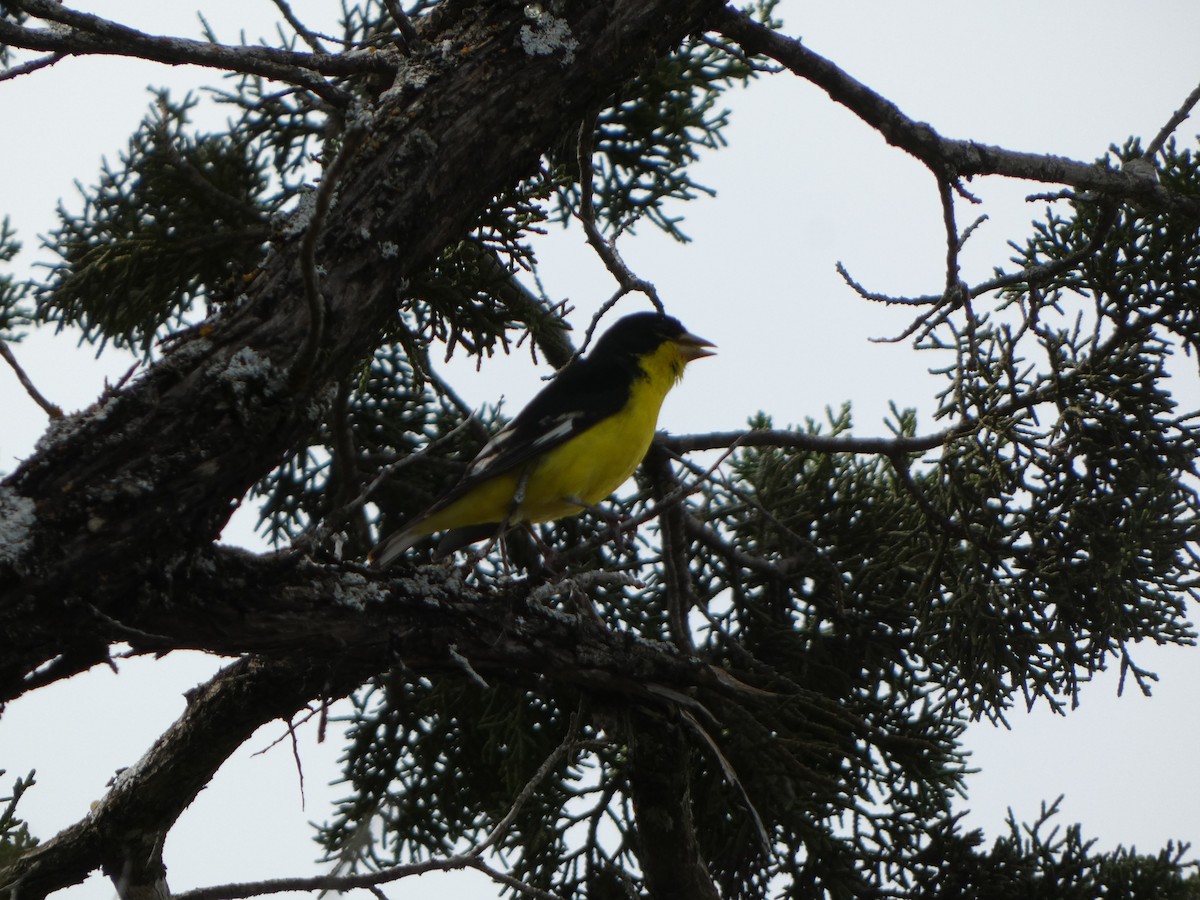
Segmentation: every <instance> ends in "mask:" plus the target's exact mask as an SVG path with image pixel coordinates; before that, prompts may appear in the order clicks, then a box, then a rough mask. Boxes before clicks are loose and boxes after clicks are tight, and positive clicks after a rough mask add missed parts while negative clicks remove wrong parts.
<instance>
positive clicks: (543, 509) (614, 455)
mask: <svg viewBox="0 0 1200 900" xmlns="http://www.w3.org/2000/svg"><path fill="white" fill-rule="evenodd" d="M674 356H675V358H664V359H663V360H662V361H661V364H662V367H663V368H662V370H661V371H652V370H651V367H652V366H654V365H655V364H656V363H659V362H660V361H659V360H656V359H653V358H651V360H648V361H646V362H644V363H643V368H644V369H646V370H647V371H646V374H647V375H648V376H649V377H646V378H640V379H638V380H637V381H636V382H635V384H634V386H633V396H632V397H631V399H630V402H629V403H626V404H625V408H624V409H623V410H622V411H620V412H618V413H617V414H616V415H613V416H609V417H608V418H607V419H605V420H603V421H602V422H598V423H597V424H595V425H593V426H592V427H591V428H589V429H588V430H587V431H585V432H582V433H581V434H579V435H576V436H575V437H573V438H571V440H569V441H567V442H566V443H564V444H563V445H561V446H559V447H556V448H555V449H553V450H551V451H550V452H549V453H547V454H546V455H545V456H543V457H542V458H541V459H539V460H537V461H536V462H534V463H531V464H530V466H527V467H525V468H524V469H522V470H519V471H514V472H506V473H504V474H502V475H497V476H496V477H495V478H490V479H488V480H487V481H485V482H483V483H482V484H480V485H479V486H478V487H477V488H475V490H473V491H471V492H470V493H469V494H467V495H466V496H464V497H461V498H460V499H459V500H457V501H455V502H454V503H451V504H450V505H449V506H447V507H446V508H445V509H442V510H439V511H438V512H436V513H434V514H433V515H431V516H430V517H429V518H428V519H426V520H424V521H423V522H421V523H420V533H422V534H433V533H434V532H438V531H442V530H444V529H447V528H462V527H464V526H468V525H482V524H485V523H490V522H497V523H498V522H505V521H507V522H509V523H515V522H548V521H550V520H552V519H559V518H562V517H564V516H572V515H576V514H577V513H579V512H582V510H583V506H581V505H580V502H579V501H582V502H583V503H584V504H586V505H588V506H594V505H595V504H597V503H599V502H600V501H601V500H603V499H604V498H605V497H607V496H608V495H609V494H611V493H612V492H613V491H615V490H616V489H617V488H619V487H620V486H621V485H622V484H624V483H625V481H626V480H627V479H628V478H629V476H630V475H632V474H633V473H634V470H636V469H637V467H638V464H639V463H641V461H642V458H643V457H644V456H645V455H646V451H647V450H649V449H650V442H651V441H652V440H653V439H654V431H655V429H656V428H657V426H658V413H659V410H660V409H661V408H662V402H663V398H664V397H665V396H666V394H667V391H668V390H670V388H671V386H672V385H673V384H674V383H675V381H676V380H677V378H678V373H679V372H681V371H682V368H683V366H682V362H679V363H676V359H677V357H678V353H677V351H675V353H674ZM647 363H649V365H648V364H647ZM668 366H669V369H668ZM656 376H657V377H656ZM522 478H524V479H525V490H524V493H523V500H521V501H520V502H519V503H517V504H514V502H513V500H514V495H515V494H516V492H517V488H518V485H519V483H520V481H521V479H522Z"/></svg>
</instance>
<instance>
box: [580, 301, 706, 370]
mask: <svg viewBox="0 0 1200 900" xmlns="http://www.w3.org/2000/svg"><path fill="white" fill-rule="evenodd" d="M666 341H672V342H674V343H676V344H678V345H679V346H680V349H681V352H683V354H684V357H685V359H696V358H697V357H700V356H711V355H712V354H711V352H710V351H708V350H705V349H704V348H706V347H712V346H713V344H712V343H711V342H709V341H706V340H704V338H701V337H697V336H696V335H694V334H691V333H690V332H689V331H688V330H687V329H686V328H684V327H683V323H682V322H680V321H679V320H678V319H676V318H674V317H673V316H666V315H663V314H662V313H656V312H642V313H634V314H633V315H630V316H624V317H623V318H620V319H618V320H617V321H616V322H614V323H613V325H612V327H611V328H609V329H608V331H606V332H604V334H602V335H601V336H600V339H599V340H597V341H596V346H595V347H593V348H592V351H591V352H590V353H589V354H588V356H589V358H592V359H596V358H602V357H625V358H637V357H640V356H643V355H645V354H647V353H652V352H653V351H655V350H657V349H658V348H659V347H660V346H661V345H662V344H663V343H665V342H666Z"/></svg>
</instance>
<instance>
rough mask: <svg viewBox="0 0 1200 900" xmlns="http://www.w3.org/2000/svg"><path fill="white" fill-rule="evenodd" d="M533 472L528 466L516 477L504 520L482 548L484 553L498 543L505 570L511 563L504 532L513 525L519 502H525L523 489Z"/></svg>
mask: <svg viewBox="0 0 1200 900" xmlns="http://www.w3.org/2000/svg"><path fill="white" fill-rule="evenodd" d="M532 472H533V467H532V466H528V467H526V468H525V470H524V471H522V472H521V477H520V478H519V479H517V487H516V490H514V491H513V498H512V503H510V504H509V505H508V512H506V513H505V514H504V520H503V521H502V522H501V523H500V527H499V528H497V529H496V533H495V534H494V535H492V538H491V540H489V541H488V543H487V546H486V547H485V548H484V551H483V552H484V554H485V555H486V554H487V553H490V552H491V551H492V548H493V547H495V546H496V545H497V544H499V545H500V562H501V563H502V564H503V565H504V568H505V570H506V571H508V572H511V571H512V564H511V563H510V562H509V559H508V544H507V543H506V542H505V541H504V533H505V532H506V531H508V529H509V528H511V527H512V525H513V519H514V517H515V516H516V514H517V510H519V509H520V508H521V504H523V503H524V502H525V491H526V490H527V489H528V487H529V476H530V475H531V474H532Z"/></svg>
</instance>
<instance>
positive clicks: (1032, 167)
mask: <svg viewBox="0 0 1200 900" xmlns="http://www.w3.org/2000/svg"><path fill="white" fill-rule="evenodd" d="M715 28H716V30H718V31H720V33H721V34H723V35H725V36H726V37H727V38H729V39H730V40H732V41H735V42H737V43H738V44H740V45H741V46H742V47H743V48H744V49H745V50H746V52H747V53H749V54H751V55H760V56H766V57H768V58H770V59H773V60H775V61H776V62H778V63H780V64H781V65H783V66H784V67H785V68H787V69H789V70H790V71H791V72H793V73H794V74H796V75H798V76H800V77H801V78H803V79H805V80H806V81H810V82H812V83H813V84H815V85H816V86H817V87H819V88H821V89H822V90H824V91H825V92H826V93H827V94H829V96H830V98H831V99H832V100H834V101H835V102H837V103H840V104H841V105H843V106H845V107H846V108H847V109H849V110H850V111H851V112H853V113H854V114H855V115H857V116H858V117H859V118H860V119H862V120H863V121H864V122H865V123H867V124H868V125H870V126H871V127H872V128H874V129H875V130H876V131H878V132H879V133H880V134H881V135H883V137H884V139H885V140H886V141H887V142H888V143H889V144H891V145H892V146H894V147H898V148H900V149H901V150H904V151H905V152H907V153H910V154H912V155H913V156H915V157H916V158H917V159H919V160H921V161H922V162H923V163H925V164H926V165H927V166H929V168H931V169H932V170H933V171H934V172H939V173H944V174H946V175H948V176H951V177H958V178H970V177H972V176H974V175H1003V176H1006V177H1009V178H1020V179H1024V180H1029V181H1040V182H1046V183H1050V184H1068V185H1071V186H1072V187H1076V188H1081V189H1084V190H1091V191H1099V192H1101V193H1104V194H1108V195H1110V196H1112V197H1119V198H1122V199H1125V200H1135V201H1137V202H1139V203H1143V204H1146V205H1147V206H1150V207H1154V208H1158V209H1165V210H1169V211H1173V212H1178V213H1183V214H1185V215H1187V216H1196V215H1200V199H1197V198H1195V197H1187V196H1183V195H1181V194H1178V193H1176V192H1174V191H1170V190H1168V189H1167V188H1164V187H1162V186H1161V185H1159V184H1158V183H1157V182H1155V181H1154V180H1151V179H1145V178H1139V177H1138V176H1137V175H1136V174H1135V173H1129V172H1125V171H1122V170H1119V169H1108V168H1105V167H1103V166H1100V165H1096V164H1091V163H1083V162H1078V161H1076V160H1073V159H1067V158H1065V157H1061V156H1051V155H1049V154H1037V153H1022V152H1018V151H1014V150H1006V149H1004V148H1002V147H995V146H992V145H989V144H980V143H977V142H975V141H962V140H954V139H951V138H945V137H942V136H941V135H940V134H938V133H937V131H935V130H934V128H933V127H932V126H931V125H929V124H927V123H925V122H916V121H914V120H913V119H911V118H909V117H908V116H906V115H905V114H904V113H903V112H902V111H901V110H900V108H899V107H898V106H896V104H894V103H892V102H891V101H890V100H888V99H886V98H885V97H883V96H882V95H880V94H878V93H876V92H875V91H873V90H871V89H870V88H869V87H867V86H866V85H865V84H863V83H862V82H860V81H858V80H856V79H855V78H853V77H852V76H850V75H849V74H848V73H846V72H845V71H844V70H842V69H841V68H839V67H838V66H837V65H835V64H834V63H833V62H831V61H830V60H828V59H826V58H825V57H823V56H820V55H819V54H817V53H814V52H813V51H811V50H809V49H808V48H807V47H805V46H804V45H803V44H802V43H801V42H800V41H799V40H798V39H795V38H789V37H786V36H784V35H781V34H779V33H778V32H775V31H773V30H772V29H770V28H767V27H766V26H764V25H761V24H759V23H758V22H755V21H754V20H753V19H752V18H750V16H749V15H747V14H745V13H743V12H739V11H737V10H735V9H732V8H730V7H726V8H725V9H724V10H722V11H721V13H720V14H719V15H718V16H717V20H716V22H715Z"/></svg>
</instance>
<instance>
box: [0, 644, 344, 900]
mask: <svg viewBox="0 0 1200 900" xmlns="http://www.w3.org/2000/svg"><path fill="white" fill-rule="evenodd" d="M342 663H343V664H339V665H338V666H337V667H335V668H326V667H323V666H314V665H312V664H311V663H310V662H306V661H301V662H298V663H294V662H279V661H264V660H256V659H243V660H239V661H238V662H236V663H233V664H232V665H230V666H227V667H226V668H224V669H222V670H221V671H220V672H218V673H217V674H216V675H215V676H214V677H213V678H212V679H211V680H210V681H208V682H207V683H206V684H204V685H202V686H200V687H198V688H196V689H195V690H194V691H193V692H191V693H190V694H189V696H188V707H187V709H186V710H185V711H184V713H183V715H182V716H180V718H179V719H178V720H177V721H176V722H175V724H174V725H172V726H171V727H170V728H169V729H167V731H166V732H165V733H164V734H163V735H162V736H161V737H160V738H159V739H158V740H157V741H156V742H155V744H154V746H153V747H151V749H150V750H149V751H148V752H147V753H146V755H145V756H143V757H142V758H141V760H139V761H138V762H137V763H135V764H134V765H133V766H131V767H130V768H128V769H126V770H124V771H123V772H121V773H120V774H119V775H118V776H117V778H116V781H115V782H114V784H113V786H112V788H111V789H110V790H109V792H108V793H107V794H106V795H105V796H104V798H103V799H102V800H100V802H99V803H98V804H97V805H96V806H95V807H94V808H93V809H92V811H91V812H90V813H89V814H88V815H87V817H86V818H84V819H82V820H81V821H79V822H78V823H76V824H75V825H72V826H71V827H69V828H67V829H65V830H64V831H62V832H60V833H59V834H57V835H56V836H54V837H53V838H51V839H50V840H48V841H46V842H45V843H43V844H40V845H38V846H37V847H35V848H33V849H32V850H30V851H29V852H27V853H26V854H24V855H23V856H22V857H21V858H20V859H18V860H17V861H15V862H13V863H12V864H11V865H9V866H7V867H0V893H5V892H7V894H6V895H7V896H12V897H20V898H21V900H37V898H41V897H44V896H46V895H47V894H48V893H50V892H52V891H56V890H59V889H61V888H64V887H69V886H70V885H72V884H78V883H79V882H81V881H83V880H84V878H86V877H87V875H88V874H89V873H90V872H92V871H94V870H96V869H99V868H103V869H104V871H105V874H107V875H108V876H109V877H110V878H112V879H113V880H114V881H115V882H117V884H118V886H119V888H120V891H121V896H122V897H129V896H136V895H137V893H138V891H139V890H140V889H146V890H150V889H154V888H155V886H156V885H157V886H158V887H157V889H158V890H160V891H161V889H162V887H164V886H165V885H163V879H164V877H165V876H164V869H163V866H162V857H161V851H162V840H163V838H164V837H165V835H166V833H167V831H168V829H169V828H170V827H171V825H172V824H173V823H174V822H175V820H176V819H177V818H178V817H179V815H180V814H181V813H182V812H183V810H184V809H185V808H186V807H187V806H188V804H190V803H191V802H192V800H193V799H194V798H195V796H196V794H197V793H199V791H200V790H201V789H202V788H203V787H204V786H205V785H206V784H207V783H208V782H209V780H210V779H211V778H212V776H213V774H215V772H216V771H217V769H218V768H220V766H221V764H222V763H223V762H224V761H225V760H226V759H227V758H228V757H229V755H230V754H231V753H233V751H234V750H236V749H237V748H238V747H239V746H240V745H241V744H242V743H243V742H244V741H245V740H246V739H248V738H249V737H250V735H251V734H253V733H254V731H255V730H257V729H258V728H259V727H260V726H261V725H263V724H264V723H266V722H269V721H271V720H272V719H276V718H282V719H285V720H286V719H288V718H290V717H291V715H292V714H293V713H294V712H295V711H296V710H297V709H300V708H301V707H303V706H304V704H305V703H306V702H307V701H308V700H309V699H310V698H311V697H314V696H319V695H323V694H324V695H328V696H335V697H340V696H343V695H344V694H345V693H347V692H349V691H350V690H352V689H353V688H354V687H355V686H357V685H358V684H359V682H360V681H361V680H362V679H363V678H365V677H366V674H367V673H366V671H365V670H364V669H363V667H362V666H361V664H359V662H358V661H357V660H354V659H353V658H351V657H347V658H346V659H345V660H343V661H342Z"/></svg>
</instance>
